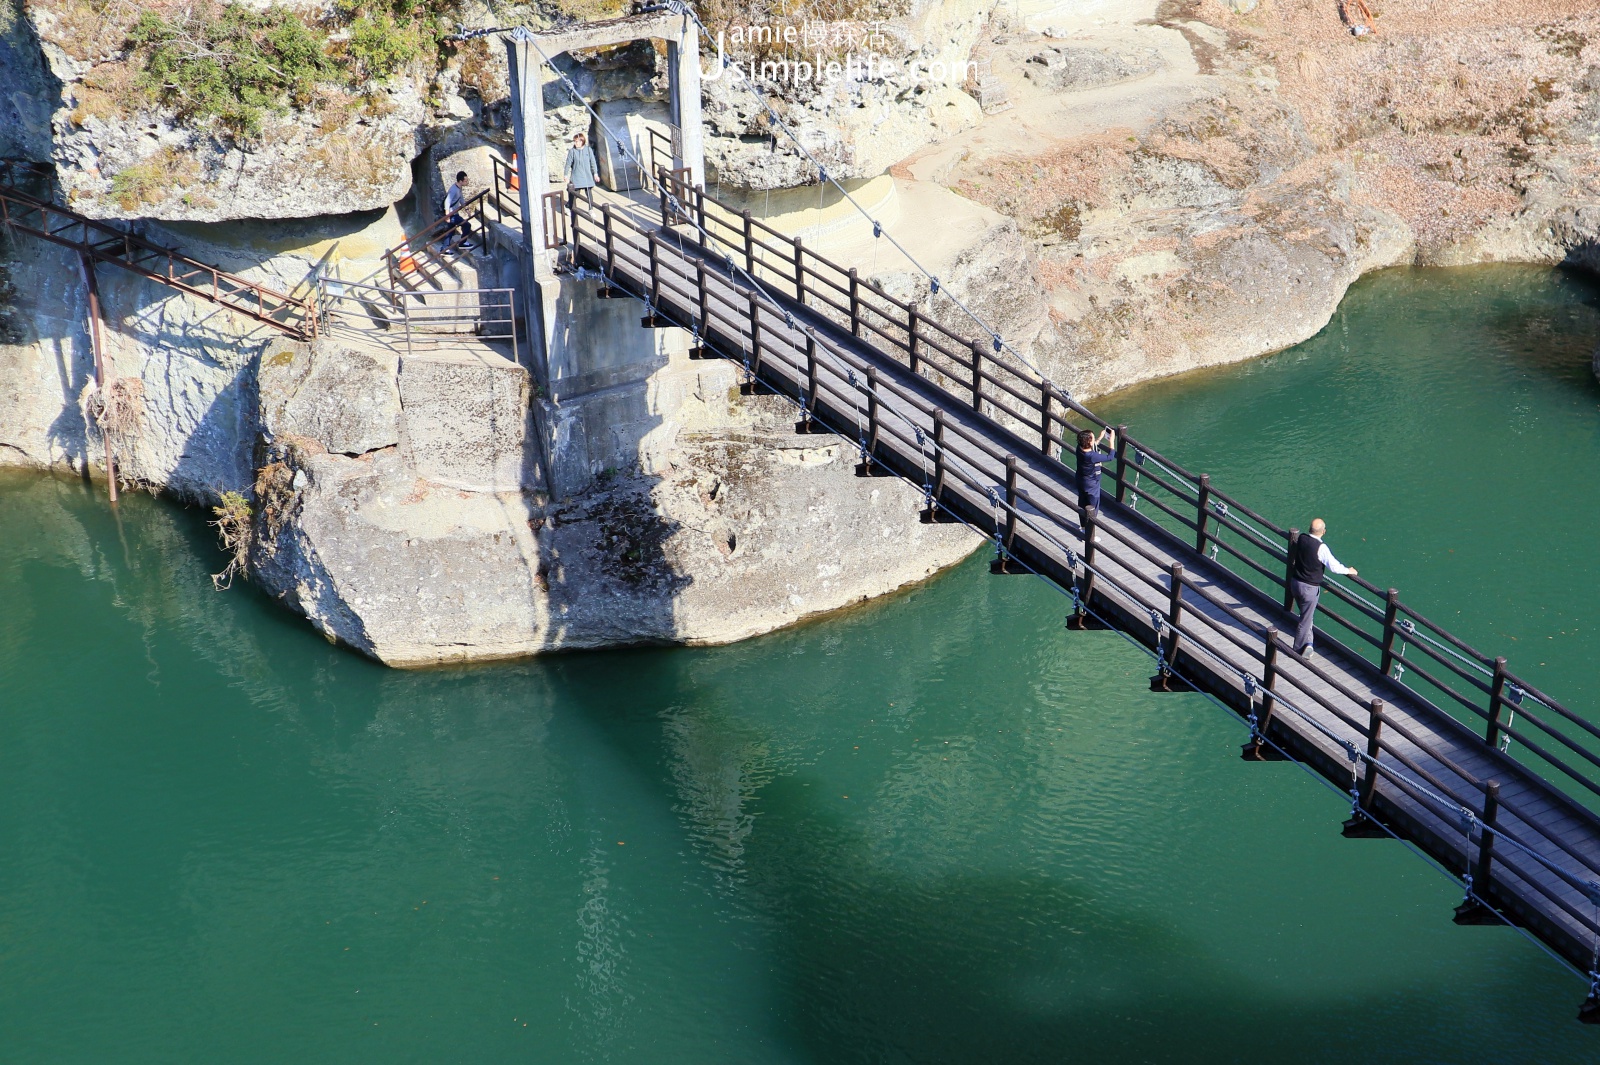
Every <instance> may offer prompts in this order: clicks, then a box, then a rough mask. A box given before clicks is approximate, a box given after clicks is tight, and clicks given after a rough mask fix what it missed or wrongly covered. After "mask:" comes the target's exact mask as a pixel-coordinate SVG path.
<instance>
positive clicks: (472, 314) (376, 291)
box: [316, 275, 521, 362]
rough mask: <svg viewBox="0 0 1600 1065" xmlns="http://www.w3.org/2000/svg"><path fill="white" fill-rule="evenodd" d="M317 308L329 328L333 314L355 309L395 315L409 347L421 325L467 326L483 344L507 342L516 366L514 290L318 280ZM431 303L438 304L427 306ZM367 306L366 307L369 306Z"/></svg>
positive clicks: (518, 342) (517, 339)
mask: <svg viewBox="0 0 1600 1065" xmlns="http://www.w3.org/2000/svg"><path fill="white" fill-rule="evenodd" d="M316 285H317V306H318V313H319V316H320V317H321V319H322V320H323V321H324V322H325V323H327V324H328V326H329V327H332V326H333V325H334V324H336V322H337V317H336V312H337V311H338V310H340V309H345V308H347V306H348V305H351V304H354V305H356V306H357V307H359V309H360V312H361V313H363V314H366V315H368V316H371V315H372V313H373V310H372V307H377V308H378V309H379V312H380V314H381V315H382V316H383V317H384V318H385V319H387V317H388V315H391V314H398V315H399V317H400V325H401V327H402V329H403V330H404V332H405V340H406V344H407V346H408V348H409V347H410V345H411V343H412V339H413V337H412V334H413V331H415V330H417V328H418V327H422V326H433V327H439V326H449V325H469V326H471V327H472V332H473V333H474V334H475V335H476V336H479V337H482V338H484V339H486V340H509V341H511V354H512V361H513V362H520V346H521V336H520V335H519V331H518V329H517V311H516V309H517V299H516V290H515V289H509V288H466V289H452V290H450V291H448V292H436V293H419V292H417V291H416V290H415V289H409V288H387V287H385V286H382V285H374V284H370V283H367V282H362V281H345V280H342V279H340V278H337V277H328V276H326V275H318V277H317V282H316ZM430 299H434V300H443V301H445V302H442V303H434V304H430V303H428V302H427V301H428V300H430ZM369 304H370V305H372V306H368V305H369Z"/></svg>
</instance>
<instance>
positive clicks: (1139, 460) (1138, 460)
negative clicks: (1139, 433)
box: [1133, 448, 1144, 466]
mask: <svg viewBox="0 0 1600 1065" xmlns="http://www.w3.org/2000/svg"><path fill="white" fill-rule="evenodd" d="M1133 464H1134V465H1135V466H1143V465H1144V452H1143V451H1140V450H1139V449H1138V448H1134V449H1133Z"/></svg>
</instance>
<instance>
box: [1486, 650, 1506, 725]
mask: <svg viewBox="0 0 1600 1065" xmlns="http://www.w3.org/2000/svg"><path fill="white" fill-rule="evenodd" d="M1505 707H1506V660H1505V657H1504V656H1503V655H1502V656H1500V657H1498V658H1496V659H1495V660H1494V681H1493V682H1492V683H1491V684H1490V686H1489V726H1488V729H1487V730H1486V731H1485V732H1484V734H1483V742H1484V743H1487V744H1488V745H1489V746H1491V747H1495V746H1498V745H1499V743H1500V714H1501V713H1502V712H1503V711H1504V710H1505Z"/></svg>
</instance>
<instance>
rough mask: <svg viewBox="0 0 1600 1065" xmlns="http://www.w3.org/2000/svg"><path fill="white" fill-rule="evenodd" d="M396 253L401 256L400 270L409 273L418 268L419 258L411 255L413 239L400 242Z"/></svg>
mask: <svg viewBox="0 0 1600 1065" xmlns="http://www.w3.org/2000/svg"><path fill="white" fill-rule="evenodd" d="M395 254H396V255H397V256H399V258H400V272H401V273H402V274H409V273H412V272H413V271H415V270H416V268H417V260H416V259H415V258H413V257H412V255H411V241H410V240H409V239H407V240H402V241H401V242H400V246H399V247H398V248H396V249H395Z"/></svg>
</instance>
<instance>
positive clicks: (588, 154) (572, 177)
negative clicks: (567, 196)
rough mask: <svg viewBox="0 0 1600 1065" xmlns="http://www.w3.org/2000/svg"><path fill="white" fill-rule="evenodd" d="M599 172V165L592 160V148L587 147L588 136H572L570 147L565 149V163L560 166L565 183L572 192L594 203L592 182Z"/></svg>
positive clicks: (580, 134)
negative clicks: (580, 194)
mask: <svg viewBox="0 0 1600 1065" xmlns="http://www.w3.org/2000/svg"><path fill="white" fill-rule="evenodd" d="M599 173H600V166H599V164H597V163H596V162H595V161H594V149H593V148H591V147H589V138H588V137H586V136H584V135H583V134H582V133H579V134H576V135H575V136H574V137H573V138H572V147H571V148H570V149H568V150H567V163H566V166H564V167H562V174H563V175H564V176H565V177H566V179H567V185H568V186H569V187H571V189H572V191H573V192H581V193H583V198H584V199H585V200H588V201H589V202H590V203H594V182H595V178H596V176H597V175H598V174H599Z"/></svg>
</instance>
